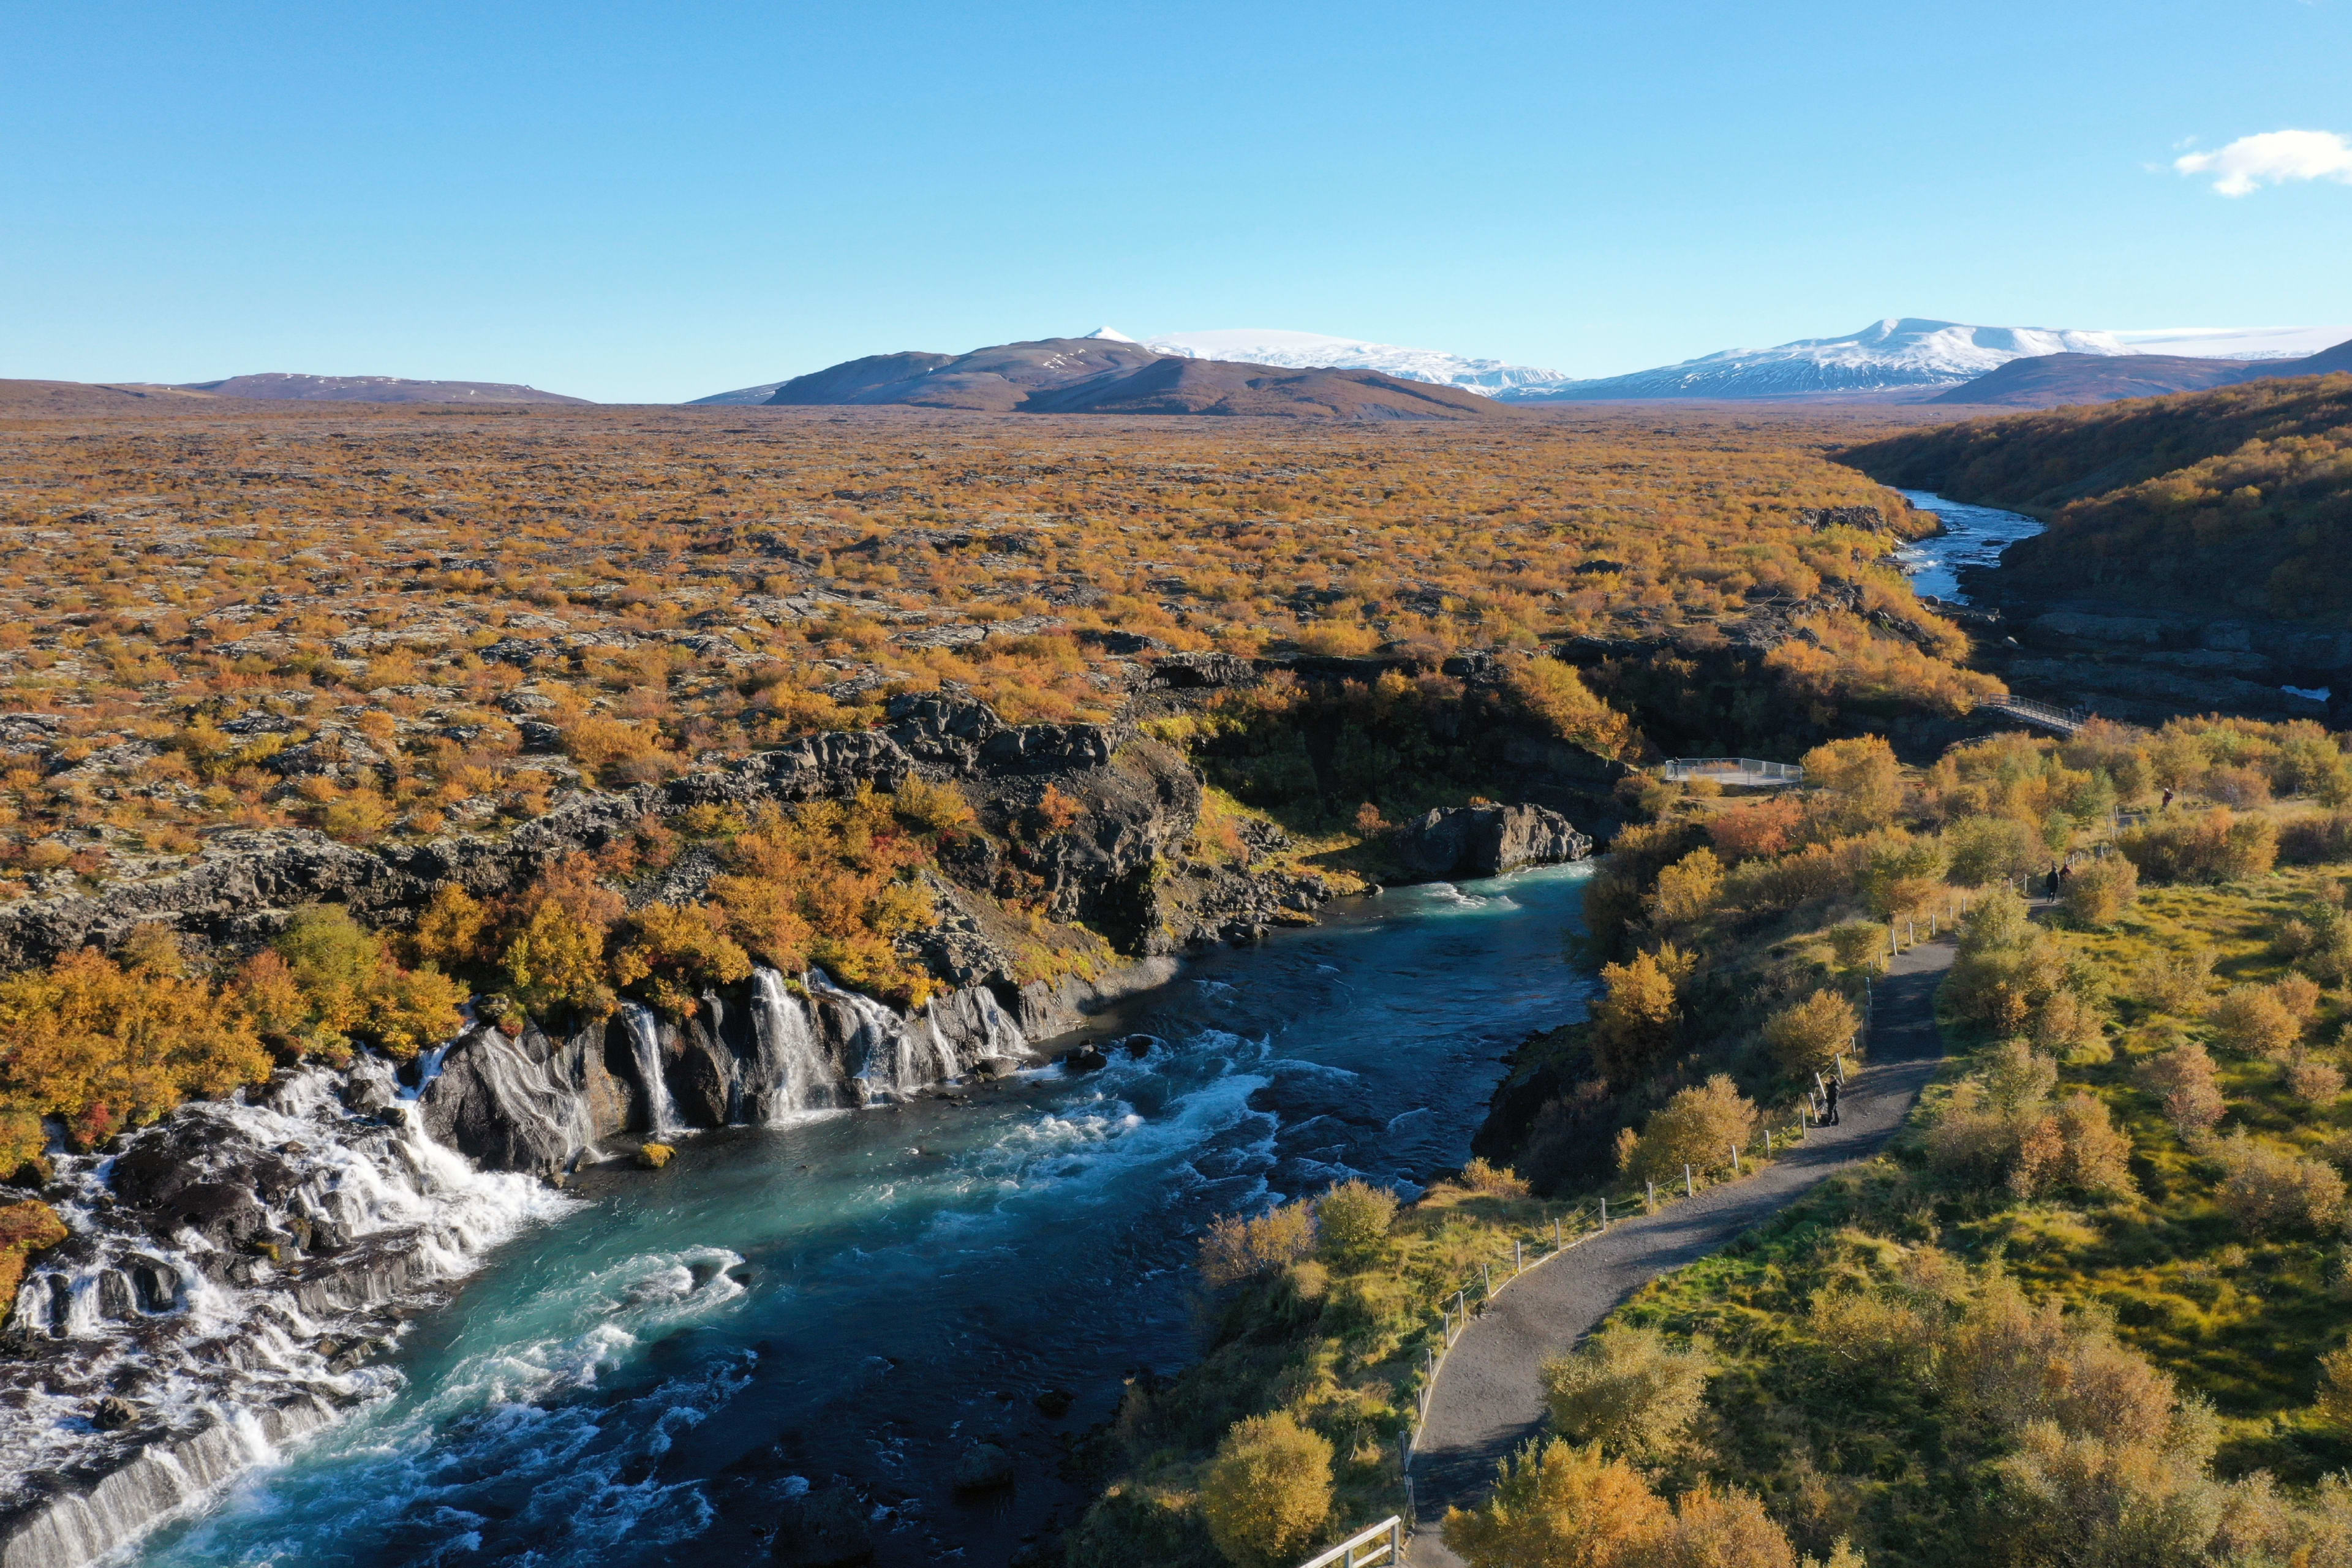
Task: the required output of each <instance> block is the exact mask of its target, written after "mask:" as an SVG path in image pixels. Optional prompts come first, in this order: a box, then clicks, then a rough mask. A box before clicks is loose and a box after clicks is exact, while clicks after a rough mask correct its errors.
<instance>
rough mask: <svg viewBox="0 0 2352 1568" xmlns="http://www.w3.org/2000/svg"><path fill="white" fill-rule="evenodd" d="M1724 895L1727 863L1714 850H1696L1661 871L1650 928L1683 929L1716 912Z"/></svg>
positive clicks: (1652, 905) (1652, 907)
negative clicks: (1719, 858) (1724, 867)
mask: <svg viewBox="0 0 2352 1568" xmlns="http://www.w3.org/2000/svg"><path fill="white" fill-rule="evenodd" d="M1722 894H1723V862H1722V861H1720V860H1718V859H1717V858H1716V856H1715V851H1714V850H1712V849H1704V848H1702V849H1694V850H1692V851H1691V852H1690V853H1689V854H1687V855H1685V856H1684V857H1683V858H1681V859H1679V860H1677V861H1675V863H1674V864H1673V865H1671V866H1668V867H1665V868H1664V869H1662V870H1660V871H1659V873H1658V886H1657V889H1656V890H1655V891H1654V893H1652V894H1651V896H1650V910H1649V913H1650V928H1651V929H1652V930H1653V931H1662V932H1664V931H1683V930H1686V929H1687V928H1689V927H1691V926H1695V925H1696V924H1698V923H1699V922H1700V921H1704V920H1706V918H1707V917H1708V916H1709V915H1711V914H1713V913H1714V912H1715V909H1716V905H1717V901H1718V900H1720V899H1721V897H1722Z"/></svg>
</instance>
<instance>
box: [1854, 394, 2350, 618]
mask: <svg viewBox="0 0 2352 1568" xmlns="http://www.w3.org/2000/svg"><path fill="white" fill-rule="evenodd" d="M2346 353H2347V351H2346V350H2342V349H2335V350H2330V351H2328V352H2327V353H2324V354H2317V355H2314V356H2313V357H2312V359H2307V360H2297V361H2290V362H2287V364H2286V365H2285V366H2281V367H2277V368H2279V369H2285V368H2291V367H2293V366H2297V365H2310V364H2312V363H2315V362H2320V363H2341V361H2342V358H2343V357H2344V356H2345V355H2346ZM2272 370H2273V367H2269V366H2265V367H2263V371H2262V373H2261V374H2256V375H2254V376H2252V377H2251V378H2249V379H2247V380H2245V381H2242V382H2241V383H2239V384H2236V385H2233V386H2223V387H2216V388H2213V389H2211V390H2210V391H2205V392H2189V393H2180V394H2176V395H2172V396H2169V397H2155V398H2147V399H2143V400H2139V401H2136V402H2130V403H2115V404H2108V405H2090V406H2084V407H2072V408H2057V409H2051V410H2048V411H2045V412H2042V413H2036V414H2014V415H2011V416H2007V417H2005V418H1998V419H1972V420H1969V421H1968V422H1967V423H1965V424H1958V425H1945V426H1931V427H1927V428H1923V429H1919V430H1915V431H1911V432H1908V433H1906V434H1904V435H1901V436H1895V437H1889V438H1887V439H1885V440H1882V441H1874V442H1871V443H1869V444H1868V445H1866V446H1861V447H1853V448H1851V449H1849V450H1847V451H1844V452H1841V453H1839V454H1837V457H1838V458H1839V460H1840V461H1842V462H1845V463H1849V464H1852V465H1853V467H1855V468H1860V469H1861V470H1862V471H1863V472H1864V473H1865V474H1868V475H1869V476H1870V477H1871V478H1872V479H1877V480H1878V481H1880V482H1881V483H1882V484H1888V485H1894V486H1896V487H1898V488H1901V489H1924V490H1933V491H1935V492H1936V493H1937V494H1938V495H1944V496H1949V497H1951V498H1952V499H1953V500H1960V501H1973V502H1977V503H1979V504H1981V505H1986V506H2000V507H2009V508H2012V509H2014V510H2021V511H2028V512H2032V513H2033V514H2035V515H2036V516H2040V517H2042V518H2046V519H2048V520H2049V522H2050V527H2049V531H2047V532H2045V533H2042V534H2041V535H2040V536H2038V537H2036V538H2033V539H2029V540H2025V541H2023V542H2020V543H2017V544H2013V545H2011V546H2010V547H2009V550H2008V552H2006V553H2005V554H2004V555H2003V556H2002V557H2001V564H2000V574H1999V575H2000V577H2001V578H2002V579H2004V580H2008V581H2011V582H2013V588H2014V592H2015V593H2017V594H2018V595H2021V596H2027V597H2032V598H2036V599H2041V600H2062V599H2068V598H2075V597H2095V598H2100V599H2105V600H2115V601H2122V602H2126V603H2131V604H2139V605H2151V606H2155V605H2169V606H2173V607H2175V608H2179V609H2182V610H2188V611H2194V612H2198V613H2201V614H2204V615H2208V616H2215V617H2235V616H2245V615H2255V616H2273V617H2275V618H2278V619H2281V620H2302V621H2307V620H2311V619H2315V618H2323V617H2324V618H2326V620H2328V621H2330V622H2332V623H2333V624H2335V625H2336V626H2338V627H2342V626H2347V625H2352V382H2347V381H2345V380H2343V379H2340V378H2338V377H2336V376H2299V377H2286V376H2282V375H2278V374H2273V373H2272Z"/></svg>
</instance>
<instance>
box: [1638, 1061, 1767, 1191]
mask: <svg viewBox="0 0 2352 1568" xmlns="http://www.w3.org/2000/svg"><path fill="white" fill-rule="evenodd" d="M1755 1132H1756V1107H1755V1105H1754V1104H1753V1103H1752V1102H1750V1101H1749V1100H1748V1097H1747V1096H1745V1095H1743V1094H1741V1093H1740V1092H1739V1090H1738V1089H1737V1088H1736V1087H1734V1085H1733V1084H1732V1081H1731V1079H1730V1078H1729V1077H1728V1076H1727V1075H1726V1074H1723V1073H1717V1074H1715V1075H1714V1076H1713V1077H1711V1078H1709V1079H1707V1080H1706V1082H1705V1083H1703V1084H1698V1085H1696V1086H1694V1087H1692V1088H1689V1089H1681V1090H1678V1091H1676V1093H1675V1097H1674V1098H1673V1099H1672V1100H1668V1101H1666V1103H1665V1105H1664V1108H1663V1109H1661V1110H1658V1111H1657V1112H1656V1113H1655V1114H1654V1115H1653V1116H1652V1117H1651V1118H1650V1120H1649V1121H1648V1123H1647V1124H1646V1125H1644V1126H1643V1129H1642V1131H1641V1134H1640V1136H1639V1137H1638V1138H1636V1139H1635V1140H1634V1141H1633V1142H1632V1143H1630V1144H1628V1145H1626V1146H1625V1147H1624V1149H1623V1161H1622V1163H1623V1165H1624V1169H1625V1173H1626V1174H1627V1175H1630V1176H1632V1177H1633V1179H1634V1180H1635V1181H1637V1182H1639V1181H1661V1182H1663V1181H1666V1180H1669V1179H1672V1180H1675V1181H1679V1180H1681V1179H1682V1174H1683V1167H1684V1166H1685V1165H1688V1166H1689V1167H1690V1169H1691V1172H1692V1173H1693V1174H1694V1175H1705V1174H1706V1173H1708V1172H1710V1171H1715V1170H1717V1169H1727V1168H1728V1167H1729V1166H1730V1164H1731V1151H1732V1150H1733V1149H1735V1148H1745V1147H1747V1145H1748V1140H1749V1139H1750V1138H1752V1137H1754V1136H1755Z"/></svg>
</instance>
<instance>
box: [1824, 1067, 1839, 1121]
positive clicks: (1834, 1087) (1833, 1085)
mask: <svg viewBox="0 0 2352 1568" xmlns="http://www.w3.org/2000/svg"><path fill="white" fill-rule="evenodd" d="M1822 1089H1824V1090H1825V1091H1827V1093H1828V1095H1829V1101H1830V1125H1831V1126H1832V1127H1835V1126H1836V1125H1837V1124H1838V1114H1837V1102H1838V1080H1837V1079H1830V1080H1829V1081H1828V1082H1827V1083H1825V1084H1823V1085H1822Z"/></svg>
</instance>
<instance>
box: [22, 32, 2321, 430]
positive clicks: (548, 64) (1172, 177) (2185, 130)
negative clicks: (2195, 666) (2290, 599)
mask: <svg viewBox="0 0 2352 1568" xmlns="http://www.w3.org/2000/svg"><path fill="white" fill-rule="evenodd" d="M2285 130H2299V131H2305V132H2328V133H2333V134H2334V135H2336V136H2347V135H2352V0H2131V3H2129V4H2123V3H2116V4H2070V3H2067V0H2033V3H2012V0H1964V3H1957V4H1955V3H1947V4H1941V5H1889V4H1885V3H1884V0H1880V3H1877V4H1870V5H1861V4H1846V3H1843V0H1782V3H1781V4H1778V5H1759V4H1756V3H1755V0H1643V3H1642V4H1638V5H1625V4H1623V3H1622V0H1612V3H1609V4H1596V3H1590V0H1550V3H1549V4H1539V5H1525V4H1512V3H1507V0H1488V3H1486V4H1481V5H1466V4H1465V5H1445V4H1430V3H1429V0H1419V3H1415V4H1403V5H1390V4H1385V3H1381V0H1350V3H1349V4H1345V5H1338V4H1333V5H1325V4H1318V3H1311V0H1288V3H1284V0H1274V3H1268V0H1252V3H1249V4H1231V5H1229V4H1223V3H1218V0H1187V3H1184V4H1171V5H1142V4H1118V3H1114V0H1092V3H1088V4H1070V5H1040V4H1018V3H1012V0H1001V3H999V4H996V5H978V4H890V3H887V0H869V3H867V4H863V5H793V4H788V3H771V4H762V5H754V4H730V5H715V4H695V3H691V0H667V3H664V4H659V5H655V4H624V5H599V4H585V3H572V4H567V5H525V4H506V3H501V0H474V3H470V4H465V5H421V4H402V3H400V0H386V3H385V4H382V5H373V6H358V5H316V4H312V5H238V4H233V3H225V0H205V3H204V4H201V5H188V4H185V3H184V0H183V3H180V4H173V5H117V4H108V3H105V0H76V3H74V4H67V5H15V6H10V7H8V8H7V9H6V11H5V15H0V375H6V376H41V377H58V378H64V379H72V380H121V379H142V380H170V381H181V380H194V379H198V378H206V377H213V376H220V375H228V374H236V373H240V372H247V371H261V370H296V371H312V372H323V373H329V374H394V375H416V376H443V377H450V378H457V379H473V380H493V381H524V382H530V383H531V384H535V385H539V386H543V387H549V388H552V389H554V390H557V391H562V392H570V393H574V394H577V395H583V396H589V397H595V398H599V399H611V400H660V401H667V400H672V399H677V398H685V397H691V396H697V395H702V394H705V393H710V392H716V391H720V390H723V389H725V388H729V387H733V386H739V385H743V384H751V383H756V382H761V381H771V380H774V379H777V378H779V377H782V376H785V375H790V374H798V373H800V372H803V371H806V370H811V369H814V368H817V367H819V366H821V365H824V364H827V363H833V362H835V361H838V360H841V359H845V358H848V357H851V356H854V355H856V354H861V353H879V352H884V351H887V350H894V349H905V348H925V349H940V350H961V349H967V348H972V347H977V346H980V345H982V344H985V343H992V342H1004V341H1007V340H1011V339H1016V338H1027V337H1040V336H1047V335H1052V334H1055V333H1069V332H1082V331H1087V330H1088V329H1090V328H1092V327H1095V326H1097V325H1101V324H1104V323H1108V324H1111V325H1114V326H1117V327H1118V328H1119V329H1121V330H1122V331H1127V332H1129V333H1131V334H1134V335H1137V336H1142V335H1146V334H1148V333H1150V332H1155V331H1181V330H1197V329H1204V328H1211V327H1241V326H1255V327H1285V328H1294V329H1299V330H1304V331H1323V332H1331V333H1337V334H1340V335H1345V336H1351V337H1365V338H1372V339H1377V340H1380V341H1383V342H1400V343H1407V344H1412V345H1416V346H1422V347H1432V348H1443V349H1451V350H1454V351H1456V352H1459V353H1475V354H1491V355H1495V356H1497V357H1502V358H1507V359H1510V360H1514V361H1517V362H1518V363H1533V364H1542V365H1549V366H1554V367H1557V368H1559V369H1562V370H1565V371H1568V372H1570V373H1571V374H1586V375H1598V374H1614V373H1616V372H1621V371H1626V370H1632V369H1637V368H1641V367H1643V366H1646V365H1652V364H1657V363H1665V362H1669V361H1673V360H1677V359H1682V358H1686V357H1689V356H1692V355H1695V354H1699V353H1708V352H1712V351H1714V350H1717V349H1722V348H1727V347H1733V346H1756V345H1761V344H1767V343H1772V342H1782V341H1785V340H1787V339H1790V338H1796V337H1808V336H1822V335H1832V334H1836V333H1841V332H1846V331H1853V330H1854V329H1856V328H1859V327H1861V326H1863V325H1864V324H1865V323H1866V322H1868V321H1872V320H1874V319H1875V318H1877V317H1880V316H1885V315H1921V316H1940V317H1944V318H1947V319H1950V320H1957V321H1973V322H1979V323H1989V324H1999V325H2031V326H2058V327H2120V328H2131V327H2169V326H2191V325H2288V324H2299V323H2316V322H2336V321H2352V183H2347V182H2352V170H2347V169H2344V168H2339V167H2336V165H2335V164H2334V163H2332V162H2331V158H2332V154H2330V153H2328V152H2327V147H2328V145H2329V143H2328V142H2319V143H2307V142H2306V143H2299V144H2297V146H2296V148H2294V149H2290V151H2292V152H2293V153H2294V156H2292V157H2289V158H2288V159H2287V160H2286V162H2285V163H2284V164H2282V163H2280V162H2279V160H2278V158H2276V157H2271V158H2269V161H2268V162H2264V160H2263V157H2252V154H2249V155H2248V156H2250V157H2252V166H2253V167H2255V168H2256V169H2257V171H2258V173H2259V172H2260V171H2263V170H2267V171H2269V173H2270V174H2273V175H2278V176H2280V177H2277V178H2275V179H2270V180H2263V179H2256V180H2254V181H2252V182H2251V183H2252V184H2254V186H2255V188H2252V189H2250V190H2248V191H2247V192H2246V194H2244V195H2235V196H2231V195H2222V194H2220V193H2219V192H2217V191H2216V190H2215V188H2214V186H2215V184H2216V183H2217V180H2218V179H2220V178H2221V177H2224V176H2225V175H2226V174H2227V173H2228V170H2227V169H2226V168H2217V169H2216V170H2209V171H2205V172H2203V173H2200V174H2194V175H2192V174H2183V173H2180V172H2179V171H2177V170H2175V169H2174V168H2173V167H2172V164H2173V162H2174V160H2177V159H2179V158H2181V157H2183V156H2194V155H2196V154H2197V153H2200V151H2201V152H2206V153H2210V152H2213V151H2215V150H2218V149H2221V148H2224V147H2226V146H2227V145H2228V144H2230V143H2231V142H2235V141H2237V140H2238V139H2240V138H2243V137H2249V136H2256V135H2262V134H2264V133H2269V132H2279V131H2285ZM2266 145H2272V146H2273V147H2275V145H2276V144H2266ZM2335 145H2341V143H2340V142H2339V143H2335ZM2315 147H2316V149H2317V151H2316V152H2314V148H2315ZM2257 151H2259V149H2257ZM2296 159H2301V160H2302V161H2301V163H2297V162H2296ZM2241 161H2242V162H2243V161H2244V160H2241ZM2313 175H2315V176H2317V177H2305V176H2313ZM2238 183H2239V184H2248V183H2249V182H2248V181H2246V180H2243V179H2242V180H2240V181H2239V182H2238Z"/></svg>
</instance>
